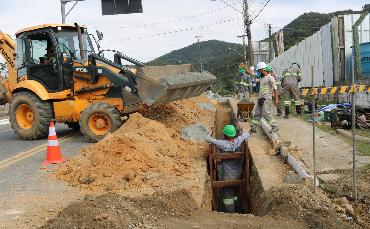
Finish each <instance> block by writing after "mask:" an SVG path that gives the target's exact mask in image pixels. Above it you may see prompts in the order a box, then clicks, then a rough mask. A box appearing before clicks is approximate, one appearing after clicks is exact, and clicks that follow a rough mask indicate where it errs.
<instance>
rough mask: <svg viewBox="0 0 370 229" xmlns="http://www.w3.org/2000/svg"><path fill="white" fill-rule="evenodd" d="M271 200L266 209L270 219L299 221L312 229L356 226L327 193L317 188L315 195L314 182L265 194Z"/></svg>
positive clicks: (288, 186)
mask: <svg viewBox="0 0 370 229" xmlns="http://www.w3.org/2000/svg"><path fill="white" fill-rule="evenodd" d="M265 195H266V196H265V198H266V199H267V200H270V201H269V202H267V203H268V204H267V206H265V207H266V208H265V210H266V212H267V214H266V215H267V216H271V217H274V218H275V217H283V218H288V219H294V220H298V221H300V222H303V223H305V224H306V225H307V226H308V227H310V228H348V227H351V228H353V227H356V224H354V223H350V222H345V221H344V216H343V215H341V214H340V213H338V207H339V206H338V205H336V204H334V203H333V202H332V201H331V200H330V198H328V197H327V196H326V195H325V193H324V192H323V191H322V190H320V189H317V190H316V193H314V192H313V187H312V183H309V182H305V183H302V184H299V185H284V186H283V187H279V188H274V189H272V190H271V191H268V192H267V193H266V194H265Z"/></svg>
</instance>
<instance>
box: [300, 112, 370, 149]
mask: <svg viewBox="0 0 370 229" xmlns="http://www.w3.org/2000/svg"><path fill="white" fill-rule="evenodd" d="M298 117H299V118H300V119H302V120H304V121H307V122H308V119H309V118H310V115H309V114H304V115H301V116H298ZM317 127H318V128H319V129H321V130H323V131H325V132H327V133H330V134H332V135H335V136H337V137H339V138H341V139H343V140H344V141H345V142H346V143H348V144H350V145H352V138H347V137H343V136H341V135H337V134H336V132H335V129H333V128H331V127H330V125H325V124H323V123H322V124H321V125H318V126H317ZM356 135H360V136H364V137H368V138H370V130H361V129H356ZM355 145H356V150H357V151H358V152H359V153H360V155H363V156H364V155H365V156H370V144H369V143H363V142H359V141H356V143H355Z"/></svg>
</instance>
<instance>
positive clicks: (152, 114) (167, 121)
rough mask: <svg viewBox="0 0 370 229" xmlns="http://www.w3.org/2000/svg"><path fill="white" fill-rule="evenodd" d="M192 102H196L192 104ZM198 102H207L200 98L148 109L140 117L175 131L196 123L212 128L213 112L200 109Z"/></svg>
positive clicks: (205, 99)
mask: <svg viewBox="0 0 370 229" xmlns="http://www.w3.org/2000/svg"><path fill="white" fill-rule="evenodd" d="M193 100H194V101H196V102H193ZM199 101H203V102H204V101H207V98H205V97H203V96H201V97H196V98H194V99H191V100H183V101H178V102H172V103H168V104H164V105H161V106H154V107H150V108H149V109H147V110H146V111H144V112H142V115H143V116H144V117H146V118H149V119H152V120H155V121H158V122H160V123H162V124H164V125H165V126H166V127H168V128H171V129H174V130H176V131H180V130H181V129H183V128H185V127H187V126H189V125H191V124H197V123H201V124H203V125H205V126H207V127H213V125H214V122H215V117H214V116H215V115H214V112H212V111H208V110H203V109H201V108H200V107H199V106H198V105H197V102H199ZM208 102H209V100H208Z"/></svg>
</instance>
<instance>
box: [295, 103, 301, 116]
mask: <svg viewBox="0 0 370 229" xmlns="http://www.w3.org/2000/svg"><path fill="white" fill-rule="evenodd" d="M301 109H302V108H301V105H298V106H295V110H296V112H297V115H301V114H302V110H301Z"/></svg>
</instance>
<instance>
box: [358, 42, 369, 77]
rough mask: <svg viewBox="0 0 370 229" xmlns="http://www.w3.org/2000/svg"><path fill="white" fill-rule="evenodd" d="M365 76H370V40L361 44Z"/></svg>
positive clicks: (363, 73)
mask: <svg viewBox="0 0 370 229" xmlns="http://www.w3.org/2000/svg"><path fill="white" fill-rule="evenodd" d="M360 56H361V64H362V75H363V77H370V42H368V43H362V44H360Z"/></svg>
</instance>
